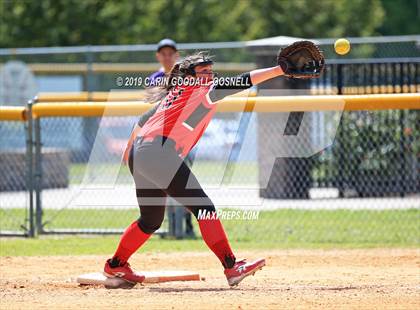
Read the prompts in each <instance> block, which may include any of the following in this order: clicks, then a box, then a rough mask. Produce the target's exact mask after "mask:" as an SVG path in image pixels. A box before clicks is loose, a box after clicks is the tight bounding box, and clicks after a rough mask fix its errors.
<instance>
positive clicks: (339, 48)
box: [334, 39, 350, 55]
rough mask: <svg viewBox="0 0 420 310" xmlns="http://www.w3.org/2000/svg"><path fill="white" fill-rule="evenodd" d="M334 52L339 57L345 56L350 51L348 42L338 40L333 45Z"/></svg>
mask: <svg viewBox="0 0 420 310" xmlns="http://www.w3.org/2000/svg"><path fill="white" fill-rule="evenodd" d="M334 50H335V52H336V53H337V54H339V55H346V54H347V53H348V52H349V51H350V42H349V40H347V39H338V40H337V41H335V43H334Z"/></svg>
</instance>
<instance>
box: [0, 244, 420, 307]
mask: <svg viewBox="0 0 420 310" xmlns="http://www.w3.org/2000/svg"><path fill="white" fill-rule="evenodd" d="M239 254H240V258H242V257H247V258H249V259H252V258H257V257H265V258H266V259H267V266H266V267H265V268H263V270H262V271H259V272H257V274H256V275H255V276H254V277H252V276H251V277H249V278H247V279H245V280H244V281H243V282H242V283H241V284H240V285H239V287H237V288H233V289H231V288H229V287H228V285H227V282H226V279H225V278H224V275H223V270H222V268H221V266H220V264H219V262H218V261H217V259H216V258H215V257H214V256H213V254H212V253H211V252H198V253H197V252H191V253H186V252H182V253H179V252H177V253H139V254H136V255H135V256H134V257H133V259H132V260H131V264H132V266H133V267H134V268H135V269H137V270H139V271H141V270H160V269H171V270H174V269H181V270H182V269H184V270H185V269H188V270H192V271H199V272H200V274H201V275H202V276H203V277H205V281H201V282H173V283H164V284H152V285H145V286H140V285H137V286H136V287H135V288H134V289H131V290H123V289H118V290H107V289H105V288H103V287H80V286H79V285H78V284H77V283H75V282H72V280H73V279H74V278H75V276H77V275H78V274H81V273H86V272H93V271H99V270H101V268H102V265H103V263H104V261H105V259H106V257H105V256H74V257H73V256H49V257H47V256H45V257H1V258H0V308H2V309H23V308H25V309H28V308H29V309H37V308H48V309H72V308H79V309H80V308H82V309H86V308H91V309H104V308H107V309H111V308H112V309H134V308H136V309H140V308H141V309H166V308H169V309H188V308H189V309H213V308H218V309H232V308H234V309H255V308H265V309H267V308H268V309H282V308H312V309H313V308H345V309H356V308H358V309H361V308H362V309H366V308H380V309H384V308H386V309H419V308H420V250H417V249H368V250H328V251H323V250H276V251H274V250H273V251H264V252H261V251H246V252H240V253H239Z"/></svg>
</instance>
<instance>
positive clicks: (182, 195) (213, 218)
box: [166, 163, 265, 286]
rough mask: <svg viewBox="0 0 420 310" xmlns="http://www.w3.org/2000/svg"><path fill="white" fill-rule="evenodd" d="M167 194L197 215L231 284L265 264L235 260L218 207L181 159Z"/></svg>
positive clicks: (208, 244) (206, 241) (207, 242)
mask: <svg viewBox="0 0 420 310" xmlns="http://www.w3.org/2000/svg"><path fill="white" fill-rule="evenodd" d="M166 193H167V194H168V195H171V196H172V197H173V198H175V199H176V200H178V201H179V202H180V203H181V204H183V205H184V206H186V208H188V209H189V210H190V211H191V212H192V213H193V214H194V216H195V217H196V219H197V221H198V224H199V227H200V232H201V235H202V237H203V240H204V242H205V243H206V244H207V246H208V247H209V248H210V249H211V250H212V251H213V253H214V254H215V255H216V256H217V257H218V259H219V260H220V262H221V263H222V265H223V267H224V268H225V275H226V278H227V280H228V283H229V285H231V286H235V285H237V284H239V282H241V281H242V280H243V279H244V278H245V277H247V276H249V275H253V274H254V273H255V272H256V271H257V270H259V269H261V268H262V267H263V266H265V260H264V259H259V260H256V261H253V262H249V263H248V262H246V261H245V260H240V261H236V258H235V255H234V254H233V251H232V249H231V247H230V244H229V241H228V238H227V236H226V233H225V230H224V228H223V225H222V222H221V221H220V219H219V218H218V217H217V213H216V209H215V207H214V205H213V203H212V201H211V199H210V198H209V197H208V196H207V194H206V193H205V192H204V190H203V189H202V188H201V186H200V184H199V183H198V181H197V179H196V177H195V176H194V174H193V173H192V171H191V170H190V168H189V167H188V166H187V165H186V164H185V163H181V164H180V168H179V169H178V171H177V172H176V174H175V176H174V178H173V180H172V182H171V183H170V185H169V187H168V189H167V190H166Z"/></svg>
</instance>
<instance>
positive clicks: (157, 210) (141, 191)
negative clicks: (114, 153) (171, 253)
mask: <svg viewBox="0 0 420 310" xmlns="http://www.w3.org/2000/svg"><path fill="white" fill-rule="evenodd" d="M133 176H134V180H135V183H136V195H137V201H138V204H139V207H140V218H139V219H138V220H136V221H134V222H133V223H132V224H131V225H130V226H129V227H127V229H126V230H125V232H124V233H123V235H122V236H121V239H120V242H119V245H118V248H117V250H116V252H115V254H114V256H113V257H112V258H110V259H108V260H107V262H106V263H105V267H104V274H105V275H106V276H107V277H120V278H123V279H124V280H126V281H128V282H131V283H139V282H140V283H141V282H143V281H144V276H143V275H142V274H138V273H136V272H135V271H133V270H132V269H131V267H130V264H129V263H128V260H129V258H130V257H131V255H132V254H133V253H135V252H136V251H137V250H138V249H139V248H140V247H141V246H142V245H143V244H144V243H145V242H146V241H147V240H148V239H149V237H150V236H151V235H152V234H153V233H154V232H155V231H156V230H158V229H159V227H160V225H161V224H162V222H163V218H164V214H165V204H166V196H167V195H166V194H165V192H164V191H162V190H160V189H159V188H157V187H156V185H154V184H153V183H152V182H150V181H149V180H148V179H147V178H145V177H144V176H142V175H141V174H140V173H136V172H135V173H134V174H133Z"/></svg>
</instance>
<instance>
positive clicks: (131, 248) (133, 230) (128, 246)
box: [113, 221, 151, 264]
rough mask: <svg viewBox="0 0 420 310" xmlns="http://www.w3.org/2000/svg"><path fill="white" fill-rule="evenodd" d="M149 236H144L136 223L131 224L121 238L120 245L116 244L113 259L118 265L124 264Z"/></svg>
mask: <svg viewBox="0 0 420 310" xmlns="http://www.w3.org/2000/svg"><path fill="white" fill-rule="evenodd" d="M150 236H151V234H146V233H144V232H143V231H142V230H141V229H140V227H139V225H138V224H137V221H135V222H133V223H132V224H131V225H130V226H128V227H127V229H126V230H125V231H124V233H123V235H122V236H121V239H120V243H119V244H118V248H117V251H116V252H115V254H114V257H113V259H115V258H117V259H118V260H119V262H120V264H124V263H125V262H127V261H128V259H129V258H130V256H131V255H133V253H134V252H136V251H137V250H138V249H139V248H140V247H141V245H142V244H143V243H145V242H146V240H147V239H149V237H150Z"/></svg>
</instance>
